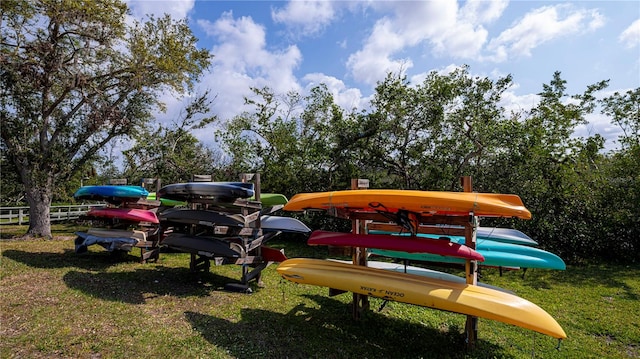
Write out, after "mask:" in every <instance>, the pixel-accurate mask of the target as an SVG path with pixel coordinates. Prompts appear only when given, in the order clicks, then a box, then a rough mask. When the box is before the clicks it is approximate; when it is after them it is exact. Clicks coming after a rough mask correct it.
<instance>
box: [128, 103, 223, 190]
mask: <svg viewBox="0 0 640 359" xmlns="http://www.w3.org/2000/svg"><path fill="white" fill-rule="evenodd" d="M208 95H209V94H208V93H205V94H203V95H201V96H198V97H197V98H196V99H194V101H193V102H191V103H190V104H189V105H188V106H187V107H186V108H185V109H184V111H182V112H181V114H180V116H179V118H178V119H176V120H174V121H173V123H172V124H171V125H170V127H165V126H162V125H161V126H159V127H158V128H157V129H155V130H146V131H142V132H141V133H140V134H138V135H136V137H135V138H136V143H135V145H134V146H132V147H131V148H130V149H128V150H126V151H124V152H123V154H124V158H125V164H124V165H125V169H124V173H123V176H124V177H125V178H138V179H139V178H142V177H150V178H159V179H161V180H162V182H163V183H167V184H168V183H177V182H185V181H189V180H190V179H191V176H192V175H193V174H213V173H214V172H215V171H216V168H217V167H216V163H218V164H219V163H220V162H221V159H220V158H216V157H215V156H214V152H213V151H212V150H211V149H209V148H207V147H205V146H204V145H203V144H202V143H200V142H199V141H198V139H197V138H196V137H195V136H194V135H193V134H192V131H194V130H199V129H203V128H205V127H206V126H207V125H208V124H210V123H211V122H213V121H214V120H216V117H215V116H213V117H202V115H206V114H207V113H208V112H209V106H210V101H209V100H208Z"/></svg>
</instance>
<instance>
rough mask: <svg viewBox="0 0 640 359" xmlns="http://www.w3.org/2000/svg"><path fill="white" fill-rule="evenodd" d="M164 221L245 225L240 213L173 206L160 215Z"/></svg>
mask: <svg viewBox="0 0 640 359" xmlns="http://www.w3.org/2000/svg"><path fill="white" fill-rule="evenodd" d="M158 217H159V218H160V220H161V221H163V222H165V221H166V222H175V223H185V224H200V225H205V226H230V227H242V226H244V218H243V217H242V215H239V214H230V213H223V212H217V211H209V210H204V209H189V208H172V209H167V210H165V211H162V212H160V214H159V215H158Z"/></svg>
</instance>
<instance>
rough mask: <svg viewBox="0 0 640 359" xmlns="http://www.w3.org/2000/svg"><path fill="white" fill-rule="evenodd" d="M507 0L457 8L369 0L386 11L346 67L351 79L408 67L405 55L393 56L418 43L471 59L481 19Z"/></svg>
mask: <svg viewBox="0 0 640 359" xmlns="http://www.w3.org/2000/svg"><path fill="white" fill-rule="evenodd" d="M507 4H508V2H507V1H506V0H503V1H482V0H470V1H467V2H465V4H464V6H463V7H462V8H459V7H458V2H457V1H452V0H450V1H420V2H413V1H407V2H372V5H371V6H372V8H373V9H375V10H377V11H381V12H386V13H390V14H389V15H388V16H385V17H383V18H381V19H380V20H378V21H377V22H376V23H375V25H374V27H373V29H372V31H371V35H370V36H369V37H368V38H367V39H366V41H365V43H364V46H363V47H362V49H360V50H359V51H357V52H355V53H354V54H352V55H351V56H350V57H349V60H348V61H347V67H348V68H349V70H350V71H351V73H352V75H353V77H354V78H355V79H356V80H358V81H361V82H364V83H366V84H369V85H373V84H375V82H376V81H379V80H381V79H383V78H384V76H385V75H386V73H387V72H389V71H392V72H398V71H399V70H407V69H409V68H411V67H412V66H413V62H412V61H411V59H409V58H404V59H398V58H394V56H395V55H396V54H398V53H401V52H402V51H406V50H408V49H411V48H413V47H416V46H418V45H420V44H428V45H431V50H432V52H433V54H434V55H436V56H445V55H446V56H450V57H453V58H461V59H476V58H478V57H479V53H480V51H481V50H482V47H483V46H484V44H485V43H486V41H487V37H488V32H487V30H486V29H485V28H484V27H483V24H487V23H491V22H493V21H495V20H496V19H498V18H499V17H500V16H501V15H502V13H503V12H504V10H505V8H506V6H507Z"/></svg>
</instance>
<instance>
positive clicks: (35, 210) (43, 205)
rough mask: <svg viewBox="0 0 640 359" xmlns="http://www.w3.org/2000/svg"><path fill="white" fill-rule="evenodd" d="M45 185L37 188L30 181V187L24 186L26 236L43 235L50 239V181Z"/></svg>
mask: <svg viewBox="0 0 640 359" xmlns="http://www.w3.org/2000/svg"><path fill="white" fill-rule="evenodd" d="M46 182H47V185H45V186H43V187H40V188H38V187H37V186H34V184H33V183H30V187H31V188H26V199H27V203H28V204H29V230H28V231H27V233H26V236H27V237H45V238H49V239H51V238H52V236H51V218H50V216H49V212H50V210H51V197H52V196H51V195H52V189H51V188H52V186H51V184H50V182H51V181H46Z"/></svg>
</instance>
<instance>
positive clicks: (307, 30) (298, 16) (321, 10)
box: [271, 1, 336, 36]
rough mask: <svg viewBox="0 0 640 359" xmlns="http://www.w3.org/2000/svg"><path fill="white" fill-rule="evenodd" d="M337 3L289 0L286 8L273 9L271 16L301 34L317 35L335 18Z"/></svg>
mask: <svg viewBox="0 0 640 359" xmlns="http://www.w3.org/2000/svg"><path fill="white" fill-rule="evenodd" d="M335 4H336V3H335V2H333V1H289V2H288V3H287V5H286V6H285V7H284V8H282V9H275V10H272V11H271V18H272V19H273V21H274V22H276V23H283V24H285V25H286V26H287V27H289V28H290V29H291V30H292V31H294V32H296V33H301V35H306V36H308V35H315V34H317V33H319V32H321V31H322V30H323V29H324V28H325V27H326V26H327V25H328V24H330V23H331V21H333V19H334V18H335V15H336V14H335V9H334V5H335Z"/></svg>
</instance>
